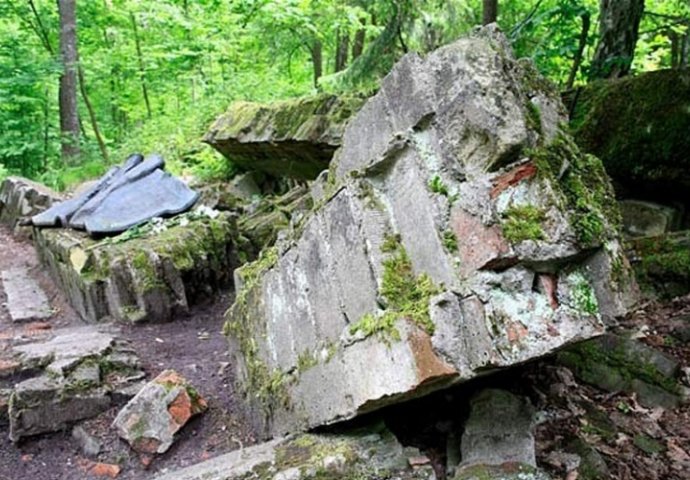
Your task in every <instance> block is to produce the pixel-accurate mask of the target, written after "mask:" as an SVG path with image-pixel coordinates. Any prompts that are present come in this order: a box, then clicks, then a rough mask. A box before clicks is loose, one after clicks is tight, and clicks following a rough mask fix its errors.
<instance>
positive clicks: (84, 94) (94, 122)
mask: <svg viewBox="0 0 690 480" xmlns="http://www.w3.org/2000/svg"><path fill="white" fill-rule="evenodd" d="M78 73H79V88H80V89H81V96H82V98H83V99H84V104H85V105H86V110H87V111H88V112H89V119H90V120H91V128H93V134H94V135H95V136H96V141H97V142H98V149H99V150H100V151H101V156H102V157H103V160H105V163H108V149H107V148H106V147H105V142H104V141H103V136H102V135H101V131H100V129H99V128H98V121H97V119H96V113H95V112H94V110H93V106H92V105H91V101H90V100H89V95H88V92H87V91H86V81H85V80H84V69H83V68H81V65H80V66H79V70H78Z"/></svg>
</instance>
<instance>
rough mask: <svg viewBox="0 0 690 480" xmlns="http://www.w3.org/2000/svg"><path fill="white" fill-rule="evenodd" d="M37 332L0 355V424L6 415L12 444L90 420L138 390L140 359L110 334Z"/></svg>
mask: <svg viewBox="0 0 690 480" xmlns="http://www.w3.org/2000/svg"><path fill="white" fill-rule="evenodd" d="M40 333H41V335H40V336H39V335H35V336H34V337H35V338H33V339H31V340H30V341H26V340H25V339H24V340H23V339H21V338H19V339H17V341H16V342H13V343H14V344H13V345H11V346H10V348H7V349H3V350H2V351H0V423H2V419H3V417H4V416H5V415H6V417H5V418H6V419H7V421H8V423H9V425H10V438H11V439H12V440H13V441H18V440H20V439H22V438H24V437H28V436H31V435H38V434H41V433H46V432H54V431H57V430H61V429H64V428H65V427H67V426H69V425H70V424H72V423H74V422H76V421H79V420H83V419H86V418H90V417H94V416H96V415H98V414H100V413H102V412H104V411H106V410H108V409H109V408H110V407H111V406H112V404H113V403H118V402H121V401H122V400H126V399H128V398H130V397H132V396H133V395H134V393H136V391H137V390H138V388H139V387H141V385H139V382H140V381H141V380H142V379H143V378H144V372H143V371H142V370H141V366H140V364H139V359H138V358H137V356H136V355H135V354H134V352H133V351H132V350H131V349H130V348H129V346H128V345H127V344H126V343H124V342H122V341H121V340H119V339H118V338H117V336H116V335H115V334H113V333H112V332H109V331H107V330H103V329H97V328H94V327H77V328H70V329H61V330H56V331H54V332H53V331H51V330H45V331H40ZM132 390H134V392H132ZM3 396H4V397H5V398H6V399H7V400H8V401H7V402H2V397H3ZM3 403H4V406H5V407H4V408H3ZM3 409H6V410H5V412H4V414H3V411H2V410H3Z"/></svg>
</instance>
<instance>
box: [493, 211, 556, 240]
mask: <svg viewBox="0 0 690 480" xmlns="http://www.w3.org/2000/svg"><path fill="white" fill-rule="evenodd" d="M545 220H546V215H545V214H544V212H543V211H542V210H540V209H538V208H537V207H534V206H532V205H524V206H514V207H510V208H509V209H508V210H507V211H506V212H505V214H504V215H503V222H502V224H501V227H502V228H503V235H504V236H505V238H506V240H508V241H509V242H512V243H519V242H524V241H525V240H544V229H543V228H542V223H543V222H544V221H545Z"/></svg>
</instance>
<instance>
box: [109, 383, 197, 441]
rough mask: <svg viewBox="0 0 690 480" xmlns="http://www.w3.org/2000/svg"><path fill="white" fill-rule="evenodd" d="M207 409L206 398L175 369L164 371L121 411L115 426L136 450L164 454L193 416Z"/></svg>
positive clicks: (119, 433) (114, 423)
mask: <svg viewBox="0 0 690 480" xmlns="http://www.w3.org/2000/svg"><path fill="white" fill-rule="evenodd" d="M207 408H208V406H207V404H206V401H205V400H204V399H203V398H202V397H201V396H199V394H198V393H197V391H196V390H195V389H194V388H193V387H192V386H191V385H190V384H189V382H187V380H186V379H185V378H184V377H182V376H181V375H180V374H179V373H177V372H175V371H174V370H165V371H164V372H162V373H161V374H160V375H158V376H157V377H156V378H155V379H153V380H152V381H151V382H149V383H148V384H147V385H146V386H145V387H144V388H143V389H142V390H141V391H140V392H139V393H138V394H137V395H136V396H135V397H134V398H133V399H132V400H131V401H130V402H129V403H128V404H127V405H125V407H124V408H123V409H122V410H120V413H118V415H117V417H116V418H115V421H114V422H113V426H114V427H115V428H116V429H117V432H118V435H120V437H122V438H123V439H124V440H126V441H127V442H128V443H129V444H130V445H131V447H132V448H133V449H134V450H136V451H137V452H140V453H143V454H148V455H153V454H156V453H164V452H165V451H166V450H168V448H170V446H171V445H172V444H173V442H174V440H175V438H174V435H175V433H176V432H177V431H179V430H180V429H181V428H182V427H184V425H185V424H186V423H187V422H188V421H189V419H190V418H191V417H193V416H194V415H197V414H199V413H203V412H204V411H205V410H206V409H207Z"/></svg>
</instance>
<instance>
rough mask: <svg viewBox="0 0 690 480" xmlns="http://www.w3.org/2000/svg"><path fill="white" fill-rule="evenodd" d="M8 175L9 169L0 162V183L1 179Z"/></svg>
mask: <svg viewBox="0 0 690 480" xmlns="http://www.w3.org/2000/svg"><path fill="white" fill-rule="evenodd" d="M9 176H10V171H9V170H7V168H6V167H5V166H4V165H2V164H0V183H2V181H3V180H5V179H6V178H7V177H9Z"/></svg>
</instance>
